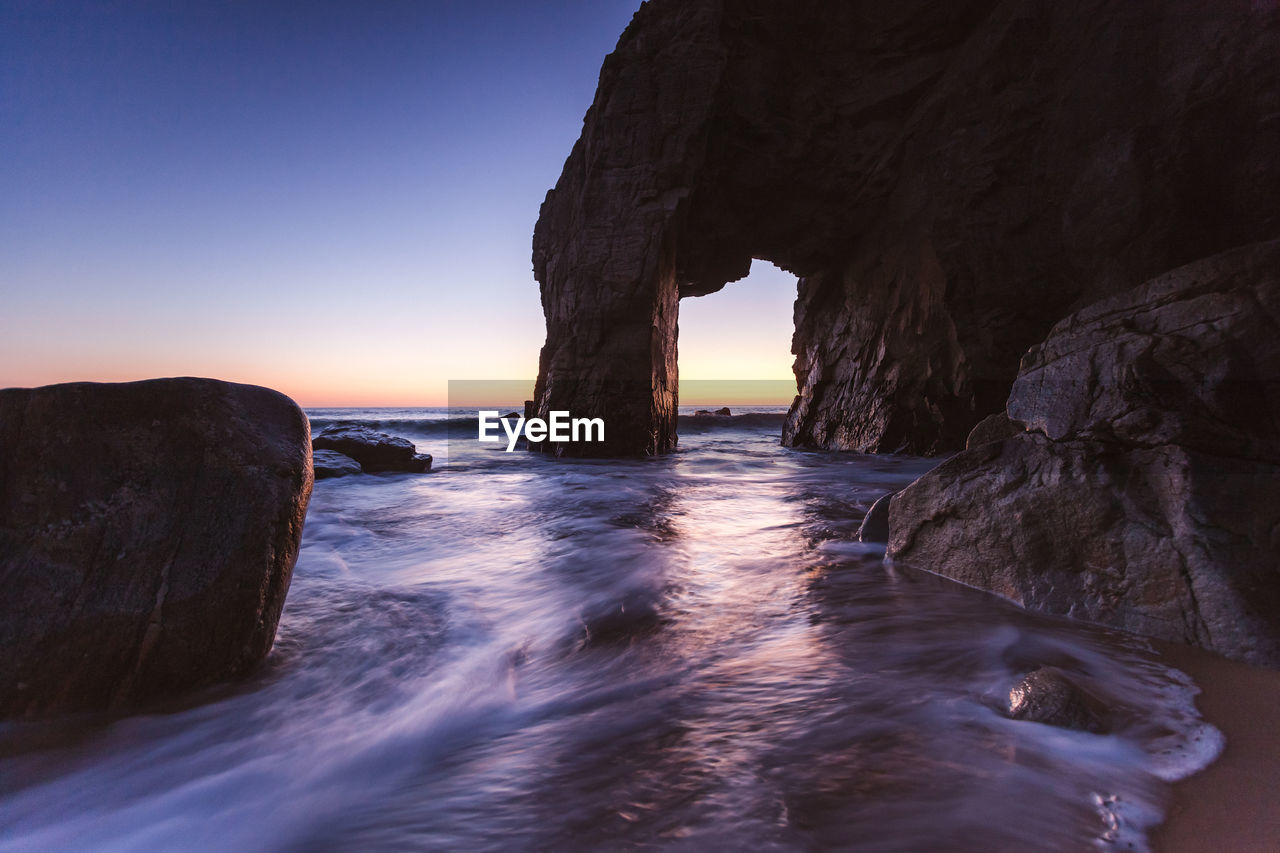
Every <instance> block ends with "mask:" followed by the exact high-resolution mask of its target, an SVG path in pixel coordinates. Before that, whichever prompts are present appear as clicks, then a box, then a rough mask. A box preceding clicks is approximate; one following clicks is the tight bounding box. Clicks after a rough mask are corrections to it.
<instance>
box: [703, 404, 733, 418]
mask: <svg viewBox="0 0 1280 853" xmlns="http://www.w3.org/2000/svg"><path fill="white" fill-rule="evenodd" d="M732 414H733V412H731V411H729V407H728V406H726V407H725V408H723V409H716V410H715V411H714V412H713V411H711V410H710V409H698V411H696V412H694V413H693V416H694V417H695V418H714V417H720V418H727V417H729V416H730V415H732Z"/></svg>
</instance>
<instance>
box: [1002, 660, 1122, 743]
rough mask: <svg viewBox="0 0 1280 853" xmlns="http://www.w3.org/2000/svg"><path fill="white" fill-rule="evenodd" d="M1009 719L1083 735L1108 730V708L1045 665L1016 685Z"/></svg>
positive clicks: (1062, 674)
mask: <svg viewBox="0 0 1280 853" xmlns="http://www.w3.org/2000/svg"><path fill="white" fill-rule="evenodd" d="M1009 716H1010V717H1011V718H1013V719H1015V720H1027V721H1029V722H1033V723H1045V724H1047V725H1050V726H1058V727H1059V728H1064V729H1076V730H1078V731H1083V732H1095V733H1101V732H1105V731H1106V730H1107V727H1108V726H1107V723H1106V708H1105V706H1104V705H1102V703H1101V702H1100V701H1099V700H1098V699H1097V698H1096V697H1094V696H1092V695H1090V694H1089V693H1088V692H1087V691H1085V690H1084V689H1082V688H1081V687H1080V686H1079V685H1078V684H1076V683H1075V681H1073V680H1072V679H1071V677H1070V676H1069V675H1067V674H1066V673H1064V672H1063V671H1062V670H1060V669H1058V668H1057V667H1053V666H1042V667H1040V668H1039V669H1037V670H1034V671H1033V672H1030V673H1028V674H1027V675H1026V676H1024V677H1023V678H1022V680H1020V681H1019V682H1018V683H1017V684H1015V685H1014V686H1013V688H1012V689H1011V690H1010V691H1009Z"/></svg>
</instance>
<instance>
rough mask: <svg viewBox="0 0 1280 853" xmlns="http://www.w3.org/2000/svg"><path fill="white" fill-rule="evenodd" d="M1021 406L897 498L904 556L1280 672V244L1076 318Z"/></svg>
mask: <svg viewBox="0 0 1280 853" xmlns="http://www.w3.org/2000/svg"><path fill="white" fill-rule="evenodd" d="M1009 412H1010V415H1011V416H1012V417H1014V418H1016V419H1017V420H1018V421H1021V422H1022V423H1025V424H1026V426H1027V430H1028V431H1027V432H1023V433H1020V434H1018V435H1016V436H1013V437H1011V438H1007V439H1005V440H1004V441H1000V442H995V443H988V444H982V445H980V446H977V447H974V448H972V449H970V450H966V451H964V452H962V453H960V454H958V455H956V456H955V457H953V458H952V459H950V460H948V461H947V462H945V463H943V464H942V465H940V466H939V467H938V468H936V469H934V470H933V471H931V472H930V473H928V474H926V475H925V476H923V477H921V478H920V479H919V480H917V481H916V482H914V483H912V484H911V485H910V486H908V487H907V488H906V489H904V490H903V491H902V492H900V493H899V494H898V496H897V497H896V498H895V499H894V502H893V506H892V509H891V511H890V537H889V549H888V553H889V556H890V557H891V558H893V559H896V560H902V561H907V562H911V563H913V564H915V565H918V566H920V567H922V568H927V569H929V570H932V571H935V572H938V573H940V574H943V575H946V576H948V577H952V578H955V579H957V580H960V581H962V582H964V583H966V584H969V585H972V586H976V587H980V588H983V589H988V590H991V591H993V592H996V593H999V594H1001V595H1003V596H1006V597H1007V598H1010V599H1012V600H1014V601H1016V602H1018V603H1020V604H1023V605H1025V606H1027V607H1031V608H1034V609H1037V610H1043V611H1047V612H1050V613H1057V614H1062V615H1067V616H1074V617H1078V618H1083V619H1088V620H1090V621H1093V622H1099V623H1102V624H1106V625H1112V626H1115V627H1118V628H1123V629H1126V630H1130V631H1135V632H1138V633H1141V634H1145V635H1148V636H1152V637H1157V638H1160V639H1165V640H1171V641H1175V642H1182V643H1188V644H1191V645H1196V646H1201V647H1203V648H1206V649H1209V650H1211V651H1215V652H1218V653H1220V654H1223V655H1225V656H1227V657H1232V658H1236V659H1239V660H1243V661H1246V662H1249V663H1254V664H1262V665H1268V666H1273V667H1280V240H1277V241H1272V242H1268V243H1261V244H1257V245H1253V246H1248V247H1245V248H1242V249H1237V250H1234V251H1231V252H1226V253H1223V254H1221V255H1218V256H1215V257H1212V258H1209V259H1206V260H1204V261H1201V262H1199V263H1196V264H1191V265H1188V266H1186V267H1182V268H1179V269H1177V270H1174V271H1172V272H1170V273H1167V274H1166V275H1163V276H1160V277H1159V278H1156V279H1154V280H1153V281H1151V282H1149V283H1147V284H1145V285H1143V286H1141V287H1139V288H1137V289H1135V290H1132V291H1130V292H1128V293H1125V294H1123V295H1121V296H1117V297H1113V298H1111V299H1108V300H1105V301H1103V302H1099V303H1097V304H1094V305H1091V306H1089V307H1087V308H1085V309H1083V310H1081V311H1079V312H1077V313H1076V314H1074V315H1072V316H1071V317H1068V318H1067V319H1065V320H1063V321H1062V322H1061V323H1059V324H1058V325H1057V326H1056V327H1055V328H1054V330H1053V332H1052V333H1051V334H1050V335H1049V337H1048V338H1047V339H1046V340H1045V341H1044V342H1043V343H1042V344H1040V345H1039V346H1036V347H1034V348H1032V350H1031V351H1030V352H1029V353H1028V354H1027V356H1026V358H1025V359H1024V361H1023V367H1022V372H1021V374H1020V375H1019V377H1018V379H1017V381H1016V382H1015V383H1014V387H1013V392H1012V393H1011V395H1010V397H1009Z"/></svg>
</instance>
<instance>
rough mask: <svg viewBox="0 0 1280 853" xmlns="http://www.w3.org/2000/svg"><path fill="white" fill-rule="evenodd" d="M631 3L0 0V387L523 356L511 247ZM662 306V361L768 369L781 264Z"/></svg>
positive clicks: (464, 373)
mask: <svg viewBox="0 0 1280 853" xmlns="http://www.w3.org/2000/svg"><path fill="white" fill-rule="evenodd" d="M638 5H639V3H638V2H637V0H539V2H527V1H526V2H462V0H459V2H454V1H453V0H419V2H354V0H353V2H350V3H330V2H319V1H318V0H312V2H307V3H283V2H259V0H254V2H249V0H239V2H226V3H172V2H167V0H166V2H136V0H130V2H115V3H106V2H99V3H93V2H86V3H57V4H54V3H47V2H23V0H18V2H15V0H5V2H4V3H3V5H0V296H2V297H3V302H2V303H0V304H2V305H3V309H2V310H0V386H15V385H16V386H27V385H41V384H46V383H50V382H62V381H70V380H78V379H91V380H100V381H114V380H126V379H141V378H147V377H152V376H168V375H200V376H215V377H218V378H223V379H230V380H234V381H240V382H252V383H256V384H261V385H268V386H270V387H274V388H277V389H279V390H281V391H284V392H285V393H287V394H289V395H291V396H293V397H294V398H295V399H297V400H298V401H299V402H300V403H302V404H303V405H312V406H325V405H427V404H437V403H440V402H443V401H444V398H445V395H446V391H445V389H446V382H447V381H448V380H449V379H455V380H457V379H499V378H516V377H526V376H528V377H532V376H533V375H534V374H535V373H536V370H537V357H538V349H539V347H540V346H541V345H542V341H543V337H544V326H543V322H542V311H541V308H540V305H539V300H538V289H537V283H536V282H535V281H534V279H533V273H532V269H531V262H530V238H531V234H532V231H533V224H534V221H535V220H536V218H537V213H538V205H539V204H540V203H541V201H542V198H543V196H544V194H545V193H546V191H547V189H548V188H550V187H551V186H552V185H554V183H555V181H556V178H557V177H558V176H559V174H560V169H561V166H562V165H563V163H564V159H565V157H566V156H567V155H568V153H569V150H570V148H571V146H572V144H573V142H574V140H575V139H576V138H577V136H578V134H579V132H580V130H581V127H582V117H583V114H584V113H585V112H586V109H587V107H588V106H589V105H590V103H591V99H592V95H593V93H594V91H595V84H596V79H597V75H598V73H599V68H600V63H601V61H602V59H603V58H604V56H605V54H607V53H608V52H609V51H610V50H612V49H613V46H614V44H615V43H616V41H617V38H618V35H619V34H620V33H621V32H622V30H623V28H624V27H625V26H626V24H627V22H628V21H629V20H630V18H631V15H632V13H633V12H634V11H635V9H636V8H637V7H638ZM757 266H758V267H759V266H764V267H765V269H764V270H763V271H758V270H757V271H753V274H752V276H751V277H750V278H749V279H747V280H745V281H743V282H739V283H736V284H733V285H730V286H729V287H728V288H726V289H725V291H723V292H722V293H718V294H714V295H712V296H709V297H703V298H701V299H696V300H685V301H684V303H683V304H682V310H681V338H680V350H681V359H680V363H681V371H682V376H683V377H686V378H696V379H718V378H734V379H738V378H741V379H747V378H751V379H756V378H759V379H776V378H785V377H789V376H790V375H791V372H790V363H791V356H790V353H789V352H788V350H789V346H790V334H791V304H792V301H793V300H794V298H795V280H794V278H793V277H791V276H788V275H785V274H783V273H781V272H779V271H777V270H775V269H773V268H771V267H768V266H767V265H760V264H758V265H757Z"/></svg>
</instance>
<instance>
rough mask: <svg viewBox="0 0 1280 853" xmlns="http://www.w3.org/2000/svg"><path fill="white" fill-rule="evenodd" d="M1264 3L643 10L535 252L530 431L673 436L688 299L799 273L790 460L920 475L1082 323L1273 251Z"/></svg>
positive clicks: (648, 443) (1277, 136)
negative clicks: (1221, 262)
mask: <svg viewBox="0 0 1280 853" xmlns="http://www.w3.org/2000/svg"><path fill="white" fill-rule="evenodd" d="M1277 5H1278V4H1277V3H1275V2H1270V0H1269V1H1268V2H1261V3H1259V2H1250V0H1224V2H1217V3H1205V2H1201V0H1168V2H1162V3H1132V2H1128V0H1086V2H1080V3H1039V2H1031V1H1030V0H1026V2H1012V3H995V2H992V0H957V2H953V3H944V4H939V3H925V2H923V0H917V2H903V3H893V4H862V3H834V2H829V0H797V2H788V3H780V2H763V0H650V2H648V3H646V4H645V5H644V6H643V7H642V8H641V9H640V11H639V12H637V13H636V16H635V18H634V20H633V21H632V23H631V26H630V27H628V29H627V31H626V32H625V33H624V34H623V36H622V38H621V40H620V41H619V43H618V46H617V49H616V50H615V51H614V53H613V54H612V55H610V56H609V57H608V58H607V59H606V61H605V63H604V67H603V68H602V70H601V74H600V85H599V88H598V90H597V93H596V97H595V101H594V103H593V104H592V106H591V109H590V110H589V111H588V113H587V116H586V120H585V123H584V126H583V132H582V136H581V138H580V139H579V140H578V142H577V144H576V145H575V146H574V148H573V151H572V152H571V153H570V155H569V158H568V160H567V161H566V163H565V167H564V172H563V173H562V175H561V176H560V179H559V181H558V182H557V184H556V187H555V189H554V190H552V191H551V192H550V193H549V194H548V195H547V199H546V201H545V203H544V204H543V206H542V211H541V214H540V217H539V220H538V224H537V228H536V230H535V233H534V251H533V260H534V269H535V273H536V276H537V278H538V281H539V282H540V283H541V288H542V304H543V310H544V313H545V316H546V323H547V341H546V344H545V346H544V347H543V350H542V355H541V362H540V368H539V379H538V385H537V391H536V397H537V399H536V401H535V407H534V409H535V411H534V412H533V413H534V414H537V415H540V416H543V417H545V416H546V415H547V413H548V411H550V410H552V409H562V410H568V411H570V412H572V413H573V415H575V416H593V417H595V416H600V417H604V418H605V419H606V422H607V423H608V430H607V432H608V441H607V442H606V443H604V444H584V445H581V446H578V447H565V446H558V447H557V452H570V453H583V454H619V453H628V454H630V453H653V452H660V451H663V450H666V449H669V448H670V447H671V446H672V445H673V444H674V442H675V438H676V436H675V429H676V404H677V402H678V401H677V398H676V379H677V363H676V355H677V320H678V316H677V315H678V306H679V300H680V298H682V297H695V296H701V295H705V294H709V293H713V292H714V291H716V290H718V289H720V288H721V287H723V286H724V285H725V283H726V282H730V281H733V280H736V279H738V278H741V277H742V276H743V275H745V274H746V272H747V270H748V267H749V264H750V261H751V259H752V258H764V259H767V260H770V261H772V262H774V263H776V264H778V265H779V266H781V267H782V268H784V269H787V270H789V271H791V272H793V273H795V274H797V275H798V276H800V277H801V282H800V285H799V293H798V298H797V301H796V306H795V323H796V331H795V337H794V340H793V344H792V349H793V352H794V353H795V356H796V361H795V372H796V377H797V381H798V385H799V396H798V397H797V399H796V401H795V403H794V405H793V406H792V409H791V413H790V416H789V419H788V422H787V425H786V427H785V430H784V441H785V442H786V443H788V444H797V445H817V446H820V447H825V448H833V449H857V450H865V451H889V450H897V449H902V450H907V451H910V452H916V453H930V452H936V451H941V450H946V449H958V448H960V447H962V446H963V444H964V440H965V437H966V435H967V434H968V432H969V430H970V428H971V427H972V426H973V425H974V424H975V423H977V422H978V421H979V420H980V419H981V418H982V417H983V416H985V415H987V414H989V413H991V412H995V411H997V410H999V409H1000V408H1001V407H1002V406H1003V404H1004V402H1005V400H1006V398H1007V396H1008V393H1009V387H1010V383H1011V382H1012V381H1013V379H1014V377H1015V375H1016V374H1017V369H1018V362H1019V358H1020V357H1021V355H1022V353H1023V352H1025V351H1026V349H1027V348H1028V347H1030V346H1031V345H1033V344H1035V343H1037V342H1038V341H1040V340H1042V339H1043V338H1044V336H1045V334H1046V333H1047V332H1048V330H1049V329H1050V327H1051V326H1052V325H1053V324H1054V323H1055V322H1057V321H1058V320H1060V319H1061V318H1063V317H1064V316H1066V315H1067V314H1069V313H1071V312H1072V311H1074V310H1076V309H1078V308H1079V307H1081V306H1082V305H1085V304H1088V303H1089V302H1092V301H1094V300H1096V299H1098V298H1100V297H1103V296H1106V295H1110V294H1113V293H1116V292H1119V291H1121V290H1124V289H1126V288H1128V287H1130V286H1132V285H1133V284H1135V283H1137V282H1141V281H1144V280H1146V279H1149V278H1151V277H1153V276H1155V275H1158V274H1160V273H1161V272H1163V271H1165V270H1169V269H1172V268H1174V267H1176V266H1178V265H1180V264H1184V263H1188V262H1191V261H1193V260H1195V259H1197V258H1201V257H1206V256H1209V255H1211V254H1215V253H1217V252H1220V251H1223V250H1225V249H1227V248H1229V247H1231V246H1237V245H1242V244H1246V243H1249V242H1253V241H1258V240H1264V239H1268V238H1270V237H1272V236H1274V235H1275V234H1276V233H1277V232H1278V231H1280V158H1277V157H1275V155H1274V152H1275V151H1277V150H1280V122H1278V121H1276V119H1275V116H1276V115H1277V110H1280V94H1278V93H1280V12H1278V11H1277Z"/></svg>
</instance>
